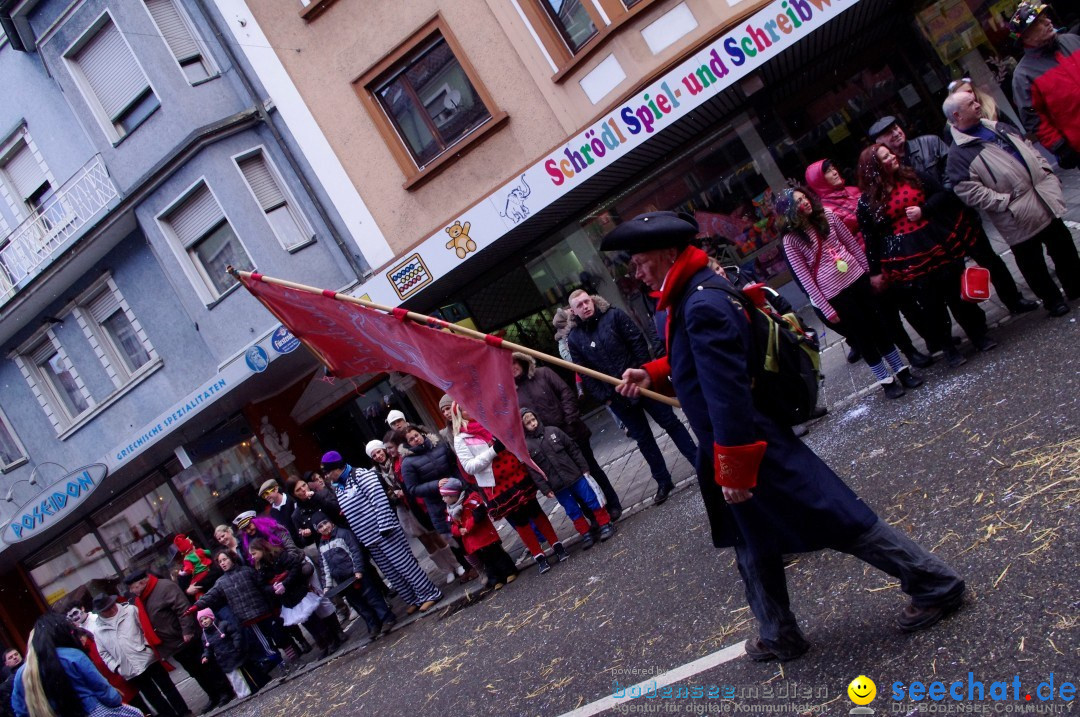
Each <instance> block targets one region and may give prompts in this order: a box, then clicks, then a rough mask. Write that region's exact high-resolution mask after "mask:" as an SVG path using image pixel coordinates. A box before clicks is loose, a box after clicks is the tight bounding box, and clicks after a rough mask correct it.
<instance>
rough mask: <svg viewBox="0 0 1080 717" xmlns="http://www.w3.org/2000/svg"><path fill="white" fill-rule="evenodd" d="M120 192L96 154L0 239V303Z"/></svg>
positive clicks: (49, 259)
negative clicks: (35, 209) (24, 219)
mask: <svg viewBox="0 0 1080 717" xmlns="http://www.w3.org/2000/svg"><path fill="white" fill-rule="evenodd" d="M118 195H119V193H118V192H117V190H116V186H115V185H114V184H113V183H112V180H111V179H109V173H108V172H107V171H106V170H105V165H104V164H103V163H102V161H101V157H100V156H95V157H94V158H93V159H91V160H90V161H89V162H87V163H86V164H84V165H83V166H82V168H81V169H79V171H78V172H76V173H75V174H74V175H73V176H72V177H71V178H70V179H68V180H67V181H66V182H64V183H63V184H62V185H61V186H60V188H59V190H57V191H56V192H55V193H54V194H53V196H52V197H50V198H49V199H48V200H47V201H46V202H45V203H44V204H42V205H41V206H40V207H38V209H37V211H35V212H34V213H33V214H32V215H31V216H30V217H29V218H28V219H26V221H24V222H23V223H22V224H20V225H19V226H17V227H16V228H15V230H14V231H13V232H11V233H10V234H9V235H8V236H7V237H6V238H4V239H3V241H0V305H2V304H4V303H6V302H8V301H9V300H10V299H11V298H12V297H13V296H15V294H16V293H17V292H18V290H19V289H20V288H21V285H22V282H24V281H26V280H27V279H28V278H32V277H33V276H34V274H36V273H37V272H38V271H39V270H40V269H42V268H44V266H45V265H46V264H48V263H49V262H50V261H52V259H53V257H54V255H55V254H56V252H57V250H59V249H60V248H61V247H63V246H64V245H65V244H66V243H67V241H68V240H69V239H71V238H72V237H73V236H75V235H76V234H77V233H78V232H79V231H80V230H81V229H82V228H83V227H84V226H86V224H87V222H89V221H90V220H92V219H94V218H95V217H96V216H97V215H98V214H99V213H100V212H101V210H102V209H104V208H105V207H106V206H107V205H108V204H109V202H111V201H112V200H113V199H115V198H116V197H117V196H118Z"/></svg>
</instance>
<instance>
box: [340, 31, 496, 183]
mask: <svg viewBox="0 0 1080 717" xmlns="http://www.w3.org/2000/svg"><path fill="white" fill-rule="evenodd" d="M354 87H355V88H356V91H357V94H359V95H360V97H361V99H362V100H364V101H365V104H366V105H367V106H368V111H369V112H370V113H371V114H372V117H373V118H374V119H375V122H376V125H377V126H378V127H379V129H380V130H381V131H382V133H383V135H384V137H385V138H386V141H387V144H388V145H389V146H390V148H391V151H392V152H394V156H395V158H396V159H397V160H398V163H399V164H400V165H401V167H402V170H403V171H404V172H405V174H406V176H408V177H409V178H410V180H409V181H407V182H406V184H405V187H406V188H409V187H411V186H412V185H413V184H415V183H416V181H418V180H419V179H420V178H421V177H424V176H427V175H430V174H431V173H432V171H433V169H434V168H435V167H438V166H441V165H442V164H444V163H445V162H446V161H447V160H448V159H449V158H450V157H452V156H457V155H459V154H460V153H461V152H462V151H463V149H464V147H466V146H468V145H471V144H472V143H473V142H475V141H476V140H478V139H479V138H480V137H482V136H484V135H485V134H486V133H487V132H489V131H491V130H493V129H494V128H495V127H497V126H499V125H500V124H501V122H502V121H503V120H505V119H506V114H505V113H502V112H499V113H493V112H492V110H491V108H492V107H494V102H493V101H492V99H491V97H490V96H489V95H488V93H487V91H486V90H485V89H484V87H483V85H481V84H480V83H479V81H478V79H477V75H476V73H475V71H474V70H473V69H472V67H471V66H470V65H469V63H468V61H467V60H466V59H465V56H464V54H463V53H462V51H461V48H460V47H459V46H458V44H457V42H456V40H455V39H454V37H453V36H452V35H451V34H450V32H449V29H448V28H447V27H446V26H445V24H444V23H443V22H442V19H441V18H439V17H436V18H435V19H433V20H432V21H431V22H429V23H428V24H427V25H425V26H424V27H423V28H421V29H420V31H419V32H417V33H416V34H415V35H414V36H413V37H411V38H409V39H408V40H407V41H406V42H405V43H403V44H402V45H400V46H399V47H397V48H396V49H395V50H394V51H393V52H391V53H390V54H389V55H388V56H386V57H385V58H383V60H382V61H380V62H379V63H378V64H377V65H376V66H375V67H373V68H372V69H371V70H369V71H368V72H367V73H365V74H364V75H363V76H361V77H360V78H358V79H357V80H356V81H355V82H354ZM451 148H453V152H451V151H449V150H450V149H451Z"/></svg>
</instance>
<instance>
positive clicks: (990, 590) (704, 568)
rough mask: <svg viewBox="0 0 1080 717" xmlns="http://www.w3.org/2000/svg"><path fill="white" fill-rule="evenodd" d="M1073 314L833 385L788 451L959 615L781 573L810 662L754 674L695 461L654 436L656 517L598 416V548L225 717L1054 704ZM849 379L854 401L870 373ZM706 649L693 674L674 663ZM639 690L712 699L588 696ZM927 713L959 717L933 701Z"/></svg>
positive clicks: (1069, 456)
mask: <svg viewBox="0 0 1080 717" xmlns="http://www.w3.org/2000/svg"><path fill="white" fill-rule="evenodd" d="M1073 307H1074V313H1073V314H1070V315H1068V316H1067V317H1066V318H1064V319H1048V318H1046V317H1045V313H1044V312H1042V311H1041V310H1040V311H1037V312H1033V313H1031V314H1027V315H1024V316H1021V317H1018V318H1014V319H1010V318H1008V317H1007V316H1005V315H1004V314H1002V315H999V316H996V317H994V318H997V319H1000V320H1001V321H1003V323H1002V324H1001V325H999V326H998V327H997V328H995V329H994V331H993V333H992V335H993V336H994V337H995V338H996V339H997V340H998V341H999V342H1000V344H1001V345H1000V346H999V348H997V349H995V350H993V351H990V352H987V353H980V354H974V355H970V361H969V362H968V364H967V365H965V366H963V367H961V368H959V369H956V370H951V371H950V370H948V369H947V368H946V367H944V366H943V365H941V363H940V362H939V363H938V364H935V365H934V366H932V367H931V368H930V369H927V370H926V371H925V375H926V378H927V381H926V385H925V386H923V387H922V388H920V389H916V390H914V391H911V392H909V393H908V395H907V396H905V397H904V398H901V399H899V400H896V401H887V400H885V399H884V398H883V396H882V395H881V392H880V391H879V390H869V391H866V390H858V391H848V392H847V395H845V396H843V397H837V398H835V399H834V400H830V409H831V410H830V413H829V415H828V416H826V417H825V418H824V419H822V420H820V421H818V422H816V423H815V424H814V425H813V426H812V429H811V432H810V434H809V435H808V436H807V438H806V439H805V440H806V441H807V443H808V444H810V445H811V446H812V447H813V448H814V450H815V451H817V452H818V453H819V454H820V455H821V456H822V457H823V458H824V459H825V460H826V461H827V462H828V463H829V464H830V465H831V466H833V467H834V468H835V469H836V470H837V472H838V473H839V474H840V475H841V476H842V477H843V478H844V479H845V480H847V481H848V482H849V484H850V485H851V486H852V487H853V488H854V489H855V490H856V492H858V493H859V495H860V496H861V497H862V498H863V499H864V500H866V501H867V503H868V504H869V505H870V506H871V507H873V508H874V509H875V510H876V511H878V513H879V514H880V515H881V516H882V517H883V518H884V519H886V520H887V521H888V522H890V523H891V524H893V525H895V526H896V527H897V528H899V529H900V530H902V531H904V532H905V533H907V534H908V535H910V536H911V537H912V538H913V539H915V540H916V541H918V542H920V543H921V544H923V545H924V546H926V547H927V548H929V549H932V550H933V551H934V552H935V553H936V554H938V555H939V556H941V557H942V558H943V559H945V560H946V561H947V562H949V563H950V564H952V565H953V566H954V567H955V568H956V569H957V570H959V571H960V572H961V573H962V574H963V575H964V577H965V579H966V580H967V583H968V595H967V598H966V601H965V604H964V607H963V608H962V609H961V610H960V611H959V612H958V613H957V614H956V615H954V616H952V617H950V618H948V619H947V620H945V621H944V622H942V623H941V624H939V625H938V626H936V627H934V628H932V629H931V630H929V631H926V632H923V633H918V634H915V635H905V634H902V633H900V632H899V630H898V629H897V628H896V626H895V624H894V620H895V617H896V616H897V614H898V613H899V611H900V609H901V608H902V607H903V605H904V604H905V599H904V595H903V594H902V593H901V592H900V590H899V588H898V586H897V584H896V582H895V581H894V580H892V579H890V578H888V577H887V576H885V575H883V574H882V573H879V572H877V571H876V570H874V569H872V568H870V567H868V566H866V565H864V564H862V563H860V562H858V561H856V560H855V559H853V558H850V557H848V556H844V555H840V554H837V553H832V552H821V553H812V554H804V555H799V556H793V557H794V562H793V563H792V564H791V565H790V566H789V567H788V570H787V574H788V580H789V588H790V592H791V595H792V601H793V609H794V610H795V612H796V614H797V615H798V616H799V618H800V620H801V624H802V627H803V629H804V631H805V632H806V634H807V636H808V637H809V639H810V640H811V641H812V642H813V643H814V648H813V649H812V650H811V652H809V653H808V654H807V655H806V656H804V657H803V658H801V659H799V660H797V661H793V662H789V663H786V664H783V665H780V664H777V663H754V662H751V661H749V660H748V658H746V657H745V655H742V651H741V648H740V647H739V646H740V644H741V643H742V641H744V640H745V639H747V638H749V637H752V636H753V635H754V634H755V632H754V623H753V620H752V618H751V616H750V615H749V613H748V609H747V608H746V606H745V600H744V597H743V592H742V585H741V582H740V580H739V577H738V572H737V570H736V568H735V566H734V559H733V558H734V556H733V553H732V551H731V550H716V549H714V548H713V547H712V546H711V542H710V540H709V535H708V529H707V521H706V519H705V513H704V508H703V506H702V504H701V499H700V495H699V493H698V490H697V487H696V481H694V480H692V479H688V477H689V476H690V475H691V469H690V467H689V466H688V465H687V464H686V463H685V462H684V461H683V460H682V458H681V457H678V458H676V457H677V456H678V453H677V451H675V450H674V447H673V446H672V445H671V443H670V440H668V439H667V438H666V436H664V437H663V439H662V440H661V446H662V447H663V448H664V450H665V453H666V455H667V456H668V458H669V465H670V466H671V467H672V471H673V473H674V475H675V477H676V479H677V480H680V481H681V484H680V490H679V491H678V492H677V493H676V494H675V495H674V496H673V497H672V498H671V499H670V500H669V501H668V502H667V503H666V504H664V505H662V506H655V507H654V506H651V496H652V493H653V492H654V491H655V484H654V483H652V481H651V479H650V477H649V474H648V470H647V468H646V467H645V466H644V462H643V461H642V459H641V457H640V454H639V453H637V452H636V451H633V450H631V448H632V445H631V444H629V442H628V441H626V440H625V438H623V437H622V435H621V432H619V431H618V430H617V429H616V428H615V427H614V426H613V425H611V424H610V421H609V419H607V418H606V414H603V413H602V414H599V415H598V416H597V417H595V418H594V425H595V426H596V427H597V444H598V447H599V451H598V454H599V457H600V460H601V462H602V463H605V464H606V469H607V470H608V473H609V475H610V476H611V478H612V479H613V481H614V482H615V485H616V487H617V489H618V490H619V492H620V493H621V494H622V495H623V496H624V498H625V499H626V500H625V502H626V504H627V505H628V506H630V505H634V504H637V505H636V508H635V509H634V510H630V511H628V517H625V518H624V519H623V520H622V521H620V523H619V533H618V534H617V535H616V536H615V538H613V539H612V540H611V541H609V542H607V543H604V544H598V545H597V546H596V547H594V548H593V549H592V550H589V551H588V552H584V551H581V550H580V549H578V548H574V549H573V550H572V555H571V558H570V560H569V561H568V562H567V563H564V564H560V565H556V566H555V567H554V569H553V570H552V571H551V572H550V573H548V574H547V575H544V576H540V575H538V574H537V573H536V571H535V569H533V568H527V569H525V571H524V573H523V575H522V576H521V578H520V579H519V580H518V581H517V582H515V583H514V584H513V585H511V586H508V587H507V588H506V589H505V590H502V591H500V592H497V593H492V594H489V595H486V596H482V597H479V598H478V596H477V595H476V594H474V593H475V591H474V590H473V591H472V592H471V593H470V594H469V595H468V596H466V595H465V593H464V589H461V588H459V589H458V590H457V591H456V592H455V593H453V594H451V595H449V596H448V599H447V600H446V601H444V604H445V607H441V608H440V609H438V610H435V611H433V613H435V614H433V615H429V616H426V617H424V618H423V619H419V620H412V621H411V624H405V625H403V626H402V627H400V628H399V629H397V630H396V631H395V632H394V633H392V634H391V635H390V636H389V637H386V638H383V639H381V640H379V641H378V642H375V643H371V644H367V645H361V644H360V643H361V642H363V639H362V638H361V637H360V636H359V635H358V634H355V633H356V632H357V630H356V628H355V627H354V628H353V630H352V632H353V633H354V637H353V638H352V640H350V643H349V647H348V648H347V649H345V650H343V651H342V652H341V653H339V654H338V655H336V656H334V657H332V658H331V659H330V660H327V661H324V662H322V663H321V664H317V665H313V666H311V667H309V668H306V669H305V670H303V671H300V672H299V673H296V674H294V675H293V676H290V677H288V678H286V679H283V680H280V681H278V682H277V683H275V684H274V685H272V686H270V687H268V688H266V689H264V690H263V691H262V692H261V693H259V694H258V695H256V696H254V697H252V698H251V699H248V700H245V701H243V702H241V703H239V704H236V705H234V706H231V708H227V709H226V710H225V711H227V712H228V713H229V714H230V715H237V716H238V717H246V716H247V715H284V714H360V713H363V714H372V715H397V714H425V715H544V716H547V715H562V714H565V713H568V712H571V711H572V710H575V709H577V710H578V712H577V713H576V714H580V715H587V714H597V713H601V712H602V711H603V709H605V708H606V710H607V713H610V714H619V713H629V712H645V713H648V712H666V713H676V714H683V713H685V714H703V713H721V712H740V711H757V712H770V713H777V714H803V713H808V714H815V715H817V714H823V715H841V714H846V713H847V712H848V710H849V709H851V708H852V707H853V706H854V705H853V704H852V703H851V702H850V701H849V699H848V697H847V696H846V692H845V690H846V686H847V685H848V683H849V682H850V681H851V680H852V679H854V678H855V677H856V676H858V675H860V674H865V675H866V676H868V677H869V678H871V679H872V680H873V681H874V682H876V684H877V689H878V696H877V698H876V699H875V700H874V701H873V702H872V703H871V705H870V707H871V708H874V709H876V712H877V713H878V714H884V713H896V714H910V713H912V712H913V710H914V709H915V707H917V706H920V705H921V706H922V707H923V709H926V706H927V704H928V703H927V702H925V701H920V702H910V701H894V700H893V699H892V696H893V692H894V683H896V682H900V683H902V685H903V689H904V691H905V696H906V690H907V686H908V685H910V684H911V683H912V682H914V681H921V682H925V683H929V682H931V681H934V680H941V681H943V682H944V683H946V684H948V683H950V682H952V681H954V680H961V681H963V687H962V688H961V690H962V692H965V693H966V690H967V689H968V687H967V685H968V681H969V679H970V680H971V681H972V682H982V683H984V689H985V692H986V697H989V696H990V689H991V686H992V683H993V682H994V681H1007V682H1008V683H1009V693H1008V697H1009V698H1010V699H1009V701H1008V703H998V704H996V705H995V704H988V705H986V707H987V709H988V710H989V711H994V710H995V708H996V709H997V710H998V711H1001V710H1003V709H1006V708H1007V709H1008V710H1009V711H1014V710H1023V709H1025V708H1027V707H1030V706H1035V707H1042V708H1044V709H1045V708H1047V707H1051V706H1057V707H1058V708H1063V707H1064V703H1063V702H1062V701H1061V700H1060V699H1058V700H1056V701H1055V702H1053V703H1050V702H1047V703H1044V702H1041V701H1040V700H1039V693H1038V692H1037V691H1036V688H1037V686H1038V685H1039V683H1043V682H1046V681H1047V680H1049V679H1050V675H1051V673H1053V680H1054V683H1055V689H1058V688H1060V687H1061V686H1062V683H1064V682H1071V683H1072V684H1074V685H1075V684H1076V683H1077V682H1078V681H1080V669H1078V666H1080V639H1078V637H1080V590H1078V588H1080V571H1078V570H1077V562H1078V561H1077V557H1076V556H1077V542H1078V541H1077V504H1078V499H1080V484H1078V482H1077V481H1078V480H1080V478H1078V467H1080V435H1078V431H1077V428H1078V426H1077V423H1078V420H1080V410H1078V404H1080V397H1078V388H1080V370H1078V368H1077V362H1076V361H1075V359H1074V357H1075V356H1076V352H1077V351H1080V326H1078V325H1077V320H1076V317H1077V316H1080V305H1077V303H1076V302H1074V303H1073ZM964 350H965V351H966V352H969V353H970V348H969V347H966V346H965V348H964ZM866 373H867V377H866V379H865V381H862V382H861V388H862V389H865V388H867V387H868V386H869V384H870V383H871V381H872V379H871V378H870V377H869V372H866ZM830 380H831V379H830ZM856 388H860V387H859V386H858V385H857V386H856ZM639 499H641V500H639ZM553 517H554V518H561V520H559V521H557V522H556V528H557V530H558V531H559V533H560V535H563V536H569V535H572V530H571V529H570V526H569V523H568V522H567V521H566V520H565V517H562V514H561V512H559V511H556V512H555V514H554V516H553ZM511 554H513V555H515V557H517V555H516V553H515V552H512V553H511ZM718 651H720V654H719V655H717V654H716V653H717V652H718ZM710 655H711V656H713V657H712V658H711V661H710V662H709V663H708V664H709V665H711V666H709V667H708V668H707V669H704V670H701V669H700V665H699V666H698V667H693V666H692V667H689V668H686V667H683V666H684V665H687V663H691V662H693V661H695V660H699V659H700V658H705V657H708V656H710ZM732 658H733V659H732ZM680 668H681V671H680V672H678V673H676V674H675V675H671V671H672V670H680ZM969 673H971V677H970V678H969ZM1014 677H1018V678H1019V687H1018V688H1017V690H1018V695H1019V698H1020V699H1019V702H1016V701H1012V696H1013V693H1012V690H1013V685H1014V683H1013V680H1014ZM654 679H655V680H658V681H659V682H658V684H659V686H660V687H663V685H664V684H670V685H672V687H673V688H680V687H681V688H693V687H695V686H697V687H700V688H702V692H703V693H704V694H708V692H709V689H710V687H712V688H713V689H714V690H715V692H716V693H717V694H718V695H719V696H718V697H714V698H713V699H708V698H705V697H701V698H695V697H683V698H674V697H673V698H670V699H660V698H644V697H642V698H639V699H634V700H630V699H628V698H627V697H621V698H620V699H614V700H608V702H606V703H602V704H599V705H597V704H596V703H597V701H599V700H603V699H604V698H605V697H609V696H612V695H613V693H615V694H618V692H617V690H618V689H620V688H621V689H625V688H627V687H629V686H631V685H634V684H636V683H639V682H642V681H646V680H654ZM616 681H617V684H616ZM188 682H190V681H188ZM1046 689H1047V686H1046V685H1044V686H1043V690H1042V694H1044V695H1045V694H1046ZM627 694H634V693H633V691H631V692H629V693H627ZM675 694H679V693H677V692H676V693H675ZM690 694H691V695H693V694H695V693H693V692H690ZM915 694H917V693H915ZM995 694H996V693H995ZM1028 694H1030V695H1032V698H1033V699H1032V701H1027V700H1025V699H1024V697H1025V695H1028ZM198 703H199V701H198V700H195V701H192V702H191V704H192V705H193V706H195V705H197V704H198ZM1072 705H1073V706H1075V702H1073V703H1072ZM930 707H933V708H938V709H940V710H942V711H944V710H945V709H946V708H949V707H951V708H953V709H956V708H957V707H958V704H957V703H953V702H950V701H948V698H946V701H945V702H933V703H930ZM968 708H969V709H970V706H969V707H968ZM960 709H961V710H962V709H964V706H960ZM1059 713H1060V712H1059Z"/></svg>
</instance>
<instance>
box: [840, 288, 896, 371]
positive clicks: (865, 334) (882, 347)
mask: <svg viewBox="0 0 1080 717" xmlns="http://www.w3.org/2000/svg"><path fill="white" fill-rule="evenodd" d="M829 303H830V304H832V306H833V308H834V309H836V313H837V314H838V315H839V316H840V321H841V322H842V323H843V324H844V328H845V330H847V332H848V336H849V337H854V339H855V344H856V345H857V346H858V347H859V350H860V351H861V352H862V357H863V360H864V361H866V365H867V366H873V365H875V364H878V363H880V362H881V357H882V356H884V355H885V354H887V353H889V352H890V351H892V350H893V349H894V348H895V345H894V344H893V339H892V336H891V334H890V331H889V329H888V327H887V326H886V325H885V322H884V320H883V319H882V318H881V315H880V314H879V313H878V302H877V299H876V298H875V296H874V293H873V291H872V290H871V289H870V276H869V274H864V275H862V276H861V277H859V278H858V280H856V281H855V283H854V284H852V285H851V286H849V287H847V288H845V289H844V290H843V291H841V292H840V293H839V294H837V295H836V296H834V297H833V298H831V299H829Z"/></svg>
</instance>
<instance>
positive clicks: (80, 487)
mask: <svg viewBox="0 0 1080 717" xmlns="http://www.w3.org/2000/svg"><path fill="white" fill-rule="evenodd" d="M108 472H109V469H108V467H106V466H105V465H104V464H102V463H94V464H92V465H88V466H86V467H85V468H79V469H78V470H75V471H72V472H71V473H68V474H67V475H66V476H64V477H63V478H61V479H60V480H58V481H56V482H55V483H52V484H51V485H50V486H48V487H47V488H45V490H43V491H41V492H40V493H38V494H37V495H36V496H34V498H33V499H31V500H30V501H27V502H26V503H25V504H24V505H23V506H21V507H20V508H19V509H18V510H16V511H15V517H14V518H13V519H12V521H11V522H10V523H8V524H7V525H6V526H4V530H3V531H2V532H0V538H3V541H4V542H5V543H7V544H8V545H12V544H14V543H17V542H19V541H20V540H26V539H27V538H31V537H33V536H35V535H40V534H41V533H42V531H44V530H48V529H49V528H50V527H52V526H53V525H54V524H55V523H57V522H59V521H60V520H62V519H63V518H64V516H65V515H66V514H67V513H70V512H71V510H72V509H73V508H74V507H75V506H77V505H79V504H80V503H82V502H83V501H84V500H86V497H87V496H88V495H90V493H91V492H92V491H93V490H94V489H95V488H97V487H98V486H99V485H100V484H101V481H102V479H104V478H105V475H106V474H107V473H108Z"/></svg>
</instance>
